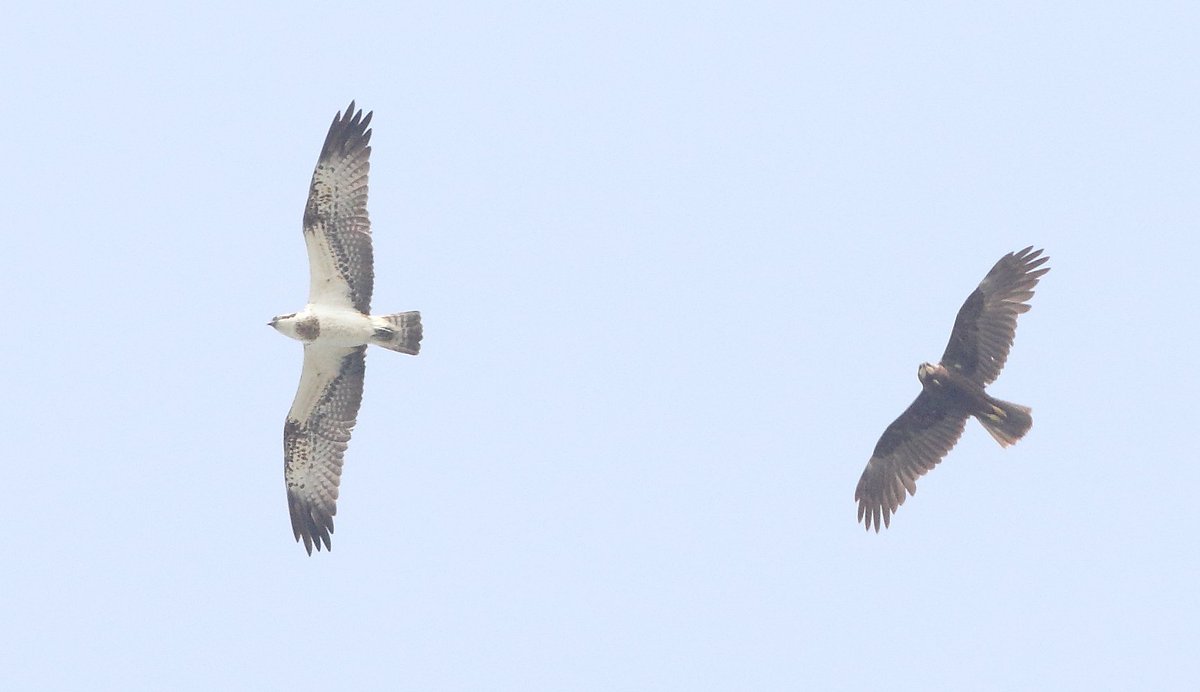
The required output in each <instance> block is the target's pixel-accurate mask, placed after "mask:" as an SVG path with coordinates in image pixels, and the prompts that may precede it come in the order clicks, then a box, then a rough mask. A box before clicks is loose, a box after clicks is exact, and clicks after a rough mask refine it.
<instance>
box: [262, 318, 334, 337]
mask: <svg viewBox="0 0 1200 692" xmlns="http://www.w3.org/2000/svg"><path fill="white" fill-rule="evenodd" d="M297 315H298V313H295V312H293V313H291V314H288V315H278V316H276V317H273V318H271V321H270V322H267V324H268V325H270V326H272V327H274V328H275V329H276V330H277V331H278V332H279V333H280V334H283V335H285V336H290V337H292V338H293V339H299V340H300V341H303V342H304V343H308V342H310V341H313V340H315V339H316V338H317V337H318V336H319V335H320V334H321V322H320V320H318V319H317V316H316V315H310V314H305V315H303V316H300V317H299V318H298V317H297Z"/></svg>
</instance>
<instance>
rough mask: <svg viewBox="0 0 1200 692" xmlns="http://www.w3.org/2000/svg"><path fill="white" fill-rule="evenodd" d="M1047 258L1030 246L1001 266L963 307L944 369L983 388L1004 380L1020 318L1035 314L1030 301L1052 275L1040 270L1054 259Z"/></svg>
mask: <svg viewBox="0 0 1200 692" xmlns="http://www.w3.org/2000/svg"><path fill="white" fill-rule="evenodd" d="M1041 254H1042V251H1041V250H1034V249H1033V247H1032V246H1030V247H1027V248H1025V249H1024V250H1021V251H1020V252H1016V253H1012V252H1010V253H1008V254H1007V255H1005V256H1003V257H1001V258H1000V261H999V262H996V266H994V267H992V270H991V271H990V272H988V274H987V276H985V277H983V281H981V282H980V283H979V288H976V289H975V291H974V292H973V293H971V295H970V296H969V297H968V298H967V302H965V303H963V306H962V307H961V308H959V310H958V317H957V318H956V319H955V320H954V330H953V331H952V332H950V343H949V344H947V345H946V352H945V353H944V354H942V365H944V366H946V368H948V369H954V370H957V371H958V372H960V373H962V374H963V375H964V376H966V377H967V378H969V379H970V380H972V381H974V382H977V383H979V384H980V385H987V384H990V383H991V382H992V381H993V380H995V379H996V378H997V377H999V376H1000V370H1001V369H1002V368H1004V362H1005V361H1006V360H1008V351H1009V349H1011V348H1012V343H1013V336H1014V335H1016V333H1017V315H1019V314H1021V313H1023V312H1028V311H1029V303H1027V302H1026V301H1028V300H1029V299H1030V298H1032V297H1033V287H1034V286H1036V285H1037V282H1038V279H1040V278H1041V276H1042V274H1045V273H1046V272H1048V271H1050V268H1049V267H1045V268H1042V269H1038V267H1040V266H1041V265H1042V264H1044V263H1045V262H1046V260H1048V259H1050V258H1049V257H1039V255H1041Z"/></svg>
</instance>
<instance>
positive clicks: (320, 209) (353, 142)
mask: <svg viewBox="0 0 1200 692" xmlns="http://www.w3.org/2000/svg"><path fill="white" fill-rule="evenodd" d="M352 114H353V117H351V116H352ZM370 123H371V114H370V113H367V116H366V117H365V118H364V117H363V114H362V111H361V110H359V111H357V112H355V110H354V102H353V101H351V102H350V106H349V108H347V109H346V112H345V114H344V115H343V114H342V113H338V115H337V117H335V118H334V119H333V124H332V125H330V126H329V134H327V135H326V136H325V145H324V146H322V147H321V156H320V157H319V158H318V159H317V167H316V169H315V170H313V176H312V185H311V186H310V187H309V191H308V203H307V204H306V205H305V207H304V243H305V245H306V246H307V247H308V268H309V272H310V284H309V291H308V301H309V302H310V303H317V304H322V305H342V306H352V307H354V309H356V310H358V311H359V312H361V313H363V314H370V312H371V290H372V287H373V285H374V278H375V274H374V264H375V262H374V256H373V253H372V249H371V221H370V219H369V218H368V217H367V173H368V171H369V170H370V168H371V164H370V161H369V158H370V156H371V147H370V146H368V143H369V142H370V141H371V131H370V130H368V129H367V126H368V125H369V124H370Z"/></svg>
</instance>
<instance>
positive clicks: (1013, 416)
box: [975, 397, 1033, 447]
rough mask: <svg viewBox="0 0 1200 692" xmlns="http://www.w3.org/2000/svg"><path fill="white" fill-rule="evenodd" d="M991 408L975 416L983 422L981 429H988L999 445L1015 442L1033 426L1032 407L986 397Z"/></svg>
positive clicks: (1003, 445) (1005, 445) (1004, 445)
mask: <svg viewBox="0 0 1200 692" xmlns="http://www.w3.org/2000/svg"><path fill="white" fill-rule="evenodd" d="M988 403H989V404H990V405H991V407H992V410H991V411H990V412H988V413H984V414H982V415H976V416H975V418H977V419H978V420H979V422H980V423H983V429H984V430H987V431H988V434H989V435H991V436H992V438H993V439H995V440H996V441H997V442H999V443H1000V446H1001V447H1007V446H1009V445H1011V444H1016V442H1017V440H1019V439H1021V438H1022V437H1025V433H1027V432H1029V429H1030V428H1032V427H1033V416H1032V415H1031V413H1032V411H1033V409H1031V408H1029V407H1028V406H1021V405H1020V404H1013V403H1010V402H1008V401H1001V400H999V399H993V398H992V397H988Z"/></svg>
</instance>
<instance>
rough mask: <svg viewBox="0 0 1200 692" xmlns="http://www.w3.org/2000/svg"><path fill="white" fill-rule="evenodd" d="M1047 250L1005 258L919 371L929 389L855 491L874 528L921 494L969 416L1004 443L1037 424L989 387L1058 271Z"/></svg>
mask: <svg viewBox="0 0 1200 692" xmlns="http://www.w3.org/2000/svg"><path fill="white" fill-rule="evenodd" d="M1041 254H1042V251H1041V250H1034V249H1033V247H1032V246H1030V247H1027V248H1025V249H1024V250H1021V251H1020V252H1015V253H1013V252H1010V253H1008V254H1007V255H1005V256H1003V257H1001V258H1000V260H999V261H998V262H996V265H995V266H993V267H992V270H991V271H990V272H988V274H987V276H985V277H983V281H981V282H980V283H979V287H978V288H976V289H975V290H974V291H973V292H972V293H971V295H969V296H967V301H966V302H965V303H963V306H962V307H961V308H959V310H958V317H956V318H955V320H954V329H953V330H951V332H950V343H949V344H947V345H946V352H945V353H943V354H942V362H940V363H938V364H937V365H930V364H929V363H922V364H921V366H920V367H919V368H917V379H919V380H920V381H921V393H920V394H918V395H917V399H916V401H914V402H912V404H911V405H910V406H909V407H908V409H907V410H905V411H904V413H902V414H900V417H899V418H897V419H896V420H895V421H894V422H893V423H892V424H891V425H889V426H888V427H887V430H884V431H883V436H882V437H880V438H879V442H878V443H877V444H876V445H875V452H874V453H873V454H871V460H870V461H868V462H867V468H866V469H864V470H863V473H862V477H861V478H860V479H859V481H858V487H857V488H856V489H855V490H854V499H855V500H857V501H858V520H859V521H862V522H863V523H864V524H865V525H866V528H867V530H868V531H869V530H870V529H871V526H872V525H874V526H875V530H876V531H879V524H880V522H881V521H882V523H883V525H884V526H890V525H891V520H892V514H894V513H895V512H896V510H897V509H898V508H899V507H900V505H902V504H904V499H905V497H906V495H905V493H906V492H907V493H908V494H909V495H915V494H916V492H917V478H919V477H920V476H923V475H925V473H926V472H927V471H929V470H930V469H932V468H933V467H934V466H935V465H937V463H938V462H939V461H941V460H942V457H944V456H946V454H947V453H949V451H950V449H951V448H953V447H954V445H955V444H956V443H957V442H958V438H959V437H960V436H961V435H962V432H963V427H965V426H966V424H967V418H968V417H970V416H975V418H976V419H977V420H978V421H979V422H980V423H982V424H983V428H984V430H987V431H988V434H990V435H991V436H992V437H993V438H994V439H995V440H996V442H999V443H1000V446H1001V447H1007V446H1009V445H1011V444H1014V443H1016V441H1017V440H1019V439H1021V438H1022V437H1024V436H1025V433H1027V432H1029V429H1030V428H1031V427H1033V416H1032V415H1030V409H1029V408H1028V407H1026V406H1021V405H1019V404H1012V403H1009V402H1007V401H1001V400H999V399H995V398H992V397H991V396H990V395H989V394H988V393H987V392H985V391H984V387H986V386H987V385H989V384H991V383H992V382H993V381H994V380H995V379H996V378H997V377H998V376H999V375H1000V370H1001V369H1002V368H1003V367H1004V362H1005V361H1006V360H1008V351H1009V349H1011V348H1012V343H1013V337H1014V336H1015V335H1016V333H1017V315H1020V314H1021V313H1023V312H1028V311H1029V303H1027V302H1026V301H1028V300H1029V299H1030V298H1032V297H1033V287H1034V286H1037V283H1038V280H1039V279H1041V277H1042V275H1043V274H1045V273H1046V272H1048V271H1050V268H1049V267H1041V265H1043V264H1045V263H1046V260H1048V259H1049V258H1048V257H1042V256H1041ZM1038 267H1041V268H1040V269H1039V268H1038Z"/></svg>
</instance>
